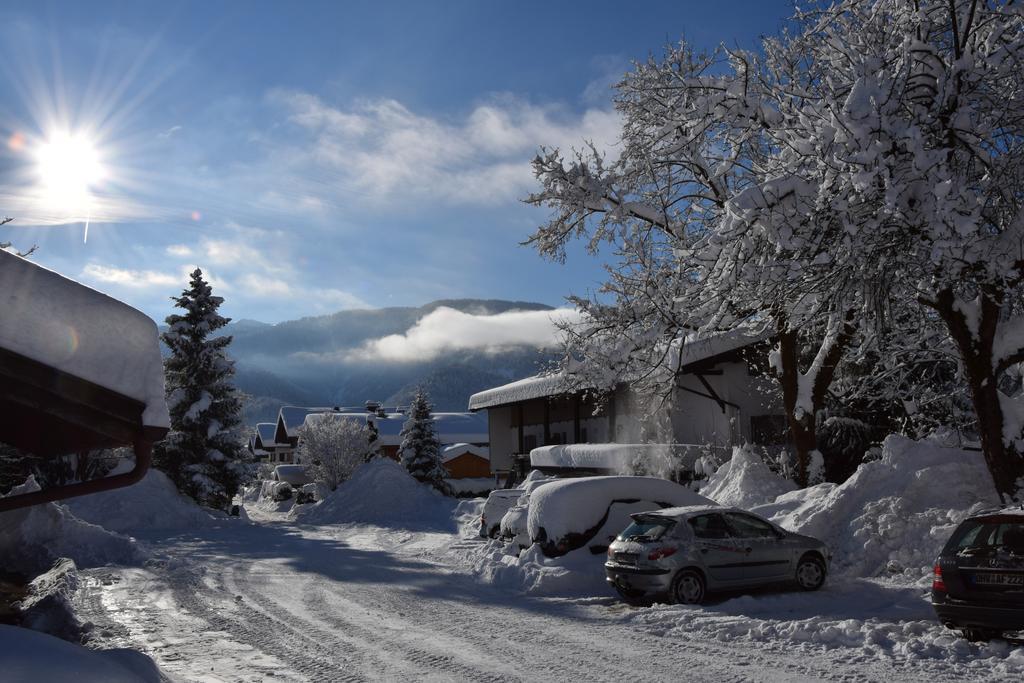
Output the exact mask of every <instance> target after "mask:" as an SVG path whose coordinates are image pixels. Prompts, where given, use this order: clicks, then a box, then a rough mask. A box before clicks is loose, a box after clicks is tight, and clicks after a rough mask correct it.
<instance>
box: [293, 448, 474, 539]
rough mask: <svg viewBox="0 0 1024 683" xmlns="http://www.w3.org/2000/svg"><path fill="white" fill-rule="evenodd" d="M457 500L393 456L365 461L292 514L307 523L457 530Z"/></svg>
mask: <svg viewBox="0 0 1024 683" xmlns="http://www.w3.org/2000/svg"><path fill="white" fill-rule="evenodd" d="M455 505H456V503H455V501H454V500H452V499H449V498H445V497H444V496H443V495H441V494H440V493H438V492H437V491H436V490H435V489H434V488H432V487H430V486H427V485H425V484H421V483H419V482H418V481H416V480H415V479H413V478H412V477H411V476H410V475H409V473H408V472H407V471H406V469H405V468H404V467H402V466H401V465H400V464H398V463H397V462H395V461H394V460H391V459H390V458H376V459H374V460H371V461H370V462H368V463H366V464H365V465H362V466H360V467H359V469H357V470H356V471H355V473H353V475H352V477H351V478H350V479H349V480H348V481H346V482H344V483H343V484H341V486H339V487H338V488H337V490H335V491H331V492H327V493H325V494H324V499H323V500H322V501H320V502H319V503H316V504H313V505H301V506H297V507H295V508H293V509H292V511H291V512H290V513H289V517H291V518H292V519H295V520H297V521H301V522H304V523H307V524H340V523H346V522H365V523H370V524H379V525H382V526H385V525H394V526H405V527H415V528H442V529H448V530H451V531H454V530H455V523H454V522H453V520H452V512H453V510H454V509H455Z"/></svg>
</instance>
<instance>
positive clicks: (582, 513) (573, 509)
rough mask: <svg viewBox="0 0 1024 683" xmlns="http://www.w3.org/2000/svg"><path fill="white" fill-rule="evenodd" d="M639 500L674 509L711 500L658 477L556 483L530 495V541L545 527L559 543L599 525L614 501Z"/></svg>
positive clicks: (596, 478) (586, 479)
mask: <svg viewBox="0 0 1024 683" xmlns="http://www.w3.org/2000/svg"><path fill="white" fill-rule="evenodd" d="M629 499H637V500H644V501H651V502H659V503H667V504H668V505H670V506H672V507H676V506H684V505H704V504H709V503H711V501H709V500H708V499H707V498H705V497H704V496H701V495H699V494H696V493H694V492H693V491H690V490H689V489H687V488H684V487H682V486H680V485H679V484H676V483H674V482H671V481H668V480H667V479H658V478H657V477H580V478H578V479H563V480H560V481H552V482H550V483H546V484H545V485H544V486H541V487H539V488H538V489H537V490H536V491H534V492H533V493H532V494H531V495H530V516H529V520H528V522H527V525H528V531H529V534H530V538H537V536H538V534H539V532H540V529H541V527H543V528H544V530H545V531H546V532H547V537H548V539H549V540H551V541H555V540H557V539H560V538H562V537H564V536H565V535H566V534H568V533H570V532H573V531H575V532H582V531H586V530H588V529H592V528H593V527H594V526H596V525H597V524H598V523H599V522H600V521H601V519H602V518H603V517H604V516H605V513H606V512H607V511H608V506H609V505H610V504H611V502H612V501H614V500H629Z"/></svg>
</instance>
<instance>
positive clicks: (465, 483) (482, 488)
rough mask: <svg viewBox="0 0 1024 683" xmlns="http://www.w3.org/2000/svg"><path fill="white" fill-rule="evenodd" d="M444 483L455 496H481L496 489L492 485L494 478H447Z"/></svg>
mask: <svg viewBox="0 0 1024 683" xmlns="http://www.w3.org/2000/svg"><path fill="white" fill-rule="evenodd" d="M445 481H446V482H447V483H448V486H450V487H451V488H452V491H453V492H455V494H456V495H463V496H467V495H477V496H482V495H485V494H487V493H489V492H490V491H492V490H494V489H496V488H498V487H497V486H495V485H494V477H463V478H461V479H452V478H450V477H449V478H447V479H445Z"/></svg>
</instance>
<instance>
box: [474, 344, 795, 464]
mask: <svg viewBox="0 0 1024 683" xmlns="http://www.w3.org/2000/svg"><path fill="white" fill-rule="evenodd" d="M767 344H768V337H767V336H766V335H763V336H759V337H750V336H745V335H741V334H723V335H717V336H714V337H706V338H698V339H696V340H693V341H689V342H687V343H686V345H685V346H684V352H683V354H682V359H681V370H682V372H681V374H680V376H679V379H678V381H677V385H676V389H675V396H674V405H673V410H672V413H671V415H670V423H671V425H670V426H671V434H663V435H658V436H657V437H656V438H658V439H659V440H663V441H665V442H669V443H675V444H709V445H713V446H729V445H733V444H738V443H741V442H744V441H749V442H751V443H762V444H780V443H784V442H785V441H786V440H787V436H786V434H787V431H786V423H785V418H784V415H783V411H782V401H781V397H780V396H779V395H778V392H777V391H776V389H775V385H774V383H773V382H772V381H771V380H770V379H769V378H767V377H765V376H764V375H763V371H762V366H763V359H764V358H765V356H766V351H767ZM599 398H600V399H603V400H599ZM641 406H642V402H640V401H638V400H637V397H636V396H635V395H634V394H633V393H632V391H631V390H630V389H629V387H628V386H627V385H625V384H620V385H619V386H617V387H616V388H615V389H614V390H613V391H611V392H608V393H607V394H605V395H603V396H601V397H598V396H596V395H595V392H594V391H592V390H589V389H586V388H583V389H570V388H569V387H568V384H567V382H566V380H565V377H564V376H563V375H560V374H551V375H538V376H535V377H528V378H526V379H521V380H518V381H516V382H512V383H510V384H506V385H503V386H500V387H495V388H493V389H488V390H486V391H481V392H479V393H477V394H474V395H473V396H471V397H470V399H469V409H470V410H471V411H483V410H486V411H487V413H488V418H489V420H488V424H489V433H490V459H491V469H492V471H494V472H506V471H509V470H511V469H512V468H513V465H514V463H515V462H516V461H517V460H518V462H519V463H520V466H523V465H524V464H525V463H527V462H528V456H529V454H530V452H531V451H532V450H533V449H535V448H538V447H540V446H550V445H562V444H581V443H593V444H602V443H615V444H642V443H645V442H651V441H652V440H653V439H652V435H651V434H645V433H644V428H645V425H644V423H645V422H648V423H649V422H650V421H649V420H645V419H644V418H646V417H648V416H645V415H643V414H641V412H640V411H641V410H642V407H641ZM648 426H649V424H648ZM610 453H612V451H608V453H606V454H604V455H603V456H602V457H608V456H609V454H610Z"/></svg>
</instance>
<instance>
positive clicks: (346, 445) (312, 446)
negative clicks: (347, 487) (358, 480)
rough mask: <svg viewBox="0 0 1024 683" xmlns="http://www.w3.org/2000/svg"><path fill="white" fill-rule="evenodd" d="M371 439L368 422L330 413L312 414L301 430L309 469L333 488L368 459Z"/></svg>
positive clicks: (300, 438) (301, 447)
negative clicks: (364, 422)
mask: <svg viewBox="0 0 1024 683" xmlns="http://www.w3.org/2000/svg"><path fill="white" fill-rule="evenodd" d="M372 440H373V434H372V432H371V431H370V429H369V428H368V427H367V426H366V425H365V424H363V423H361V422H358V421H356V420H354V419H351V418H349V417H340V416H337V415H334V414H331V413H323V414H320V415H310V416H309V418H308V419H307V420H306V422H305V424H303V426H302V428H301V429H300V430H299V444H300V446H299V448H300V450H301V452H302V462H304V463H306V471H307V472H309V474H310V476H312V478H313V479H314V480H315V481H316V482H318V483H320V484H323V485H324V486H326V487H327V488H328V489H330V490H331V491H334V490H335V489H337V488H338V485H339V484H341V483H342V482H343V481H345V480H347V479H348V478H349V477H350V476H352V473H353V472H355V470H356V468H358V467H359V466H360V465H362V464H363V463H365V462H366V460H367V457H368V456H369V454H370V453H371V442H372Z"/></svg>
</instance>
